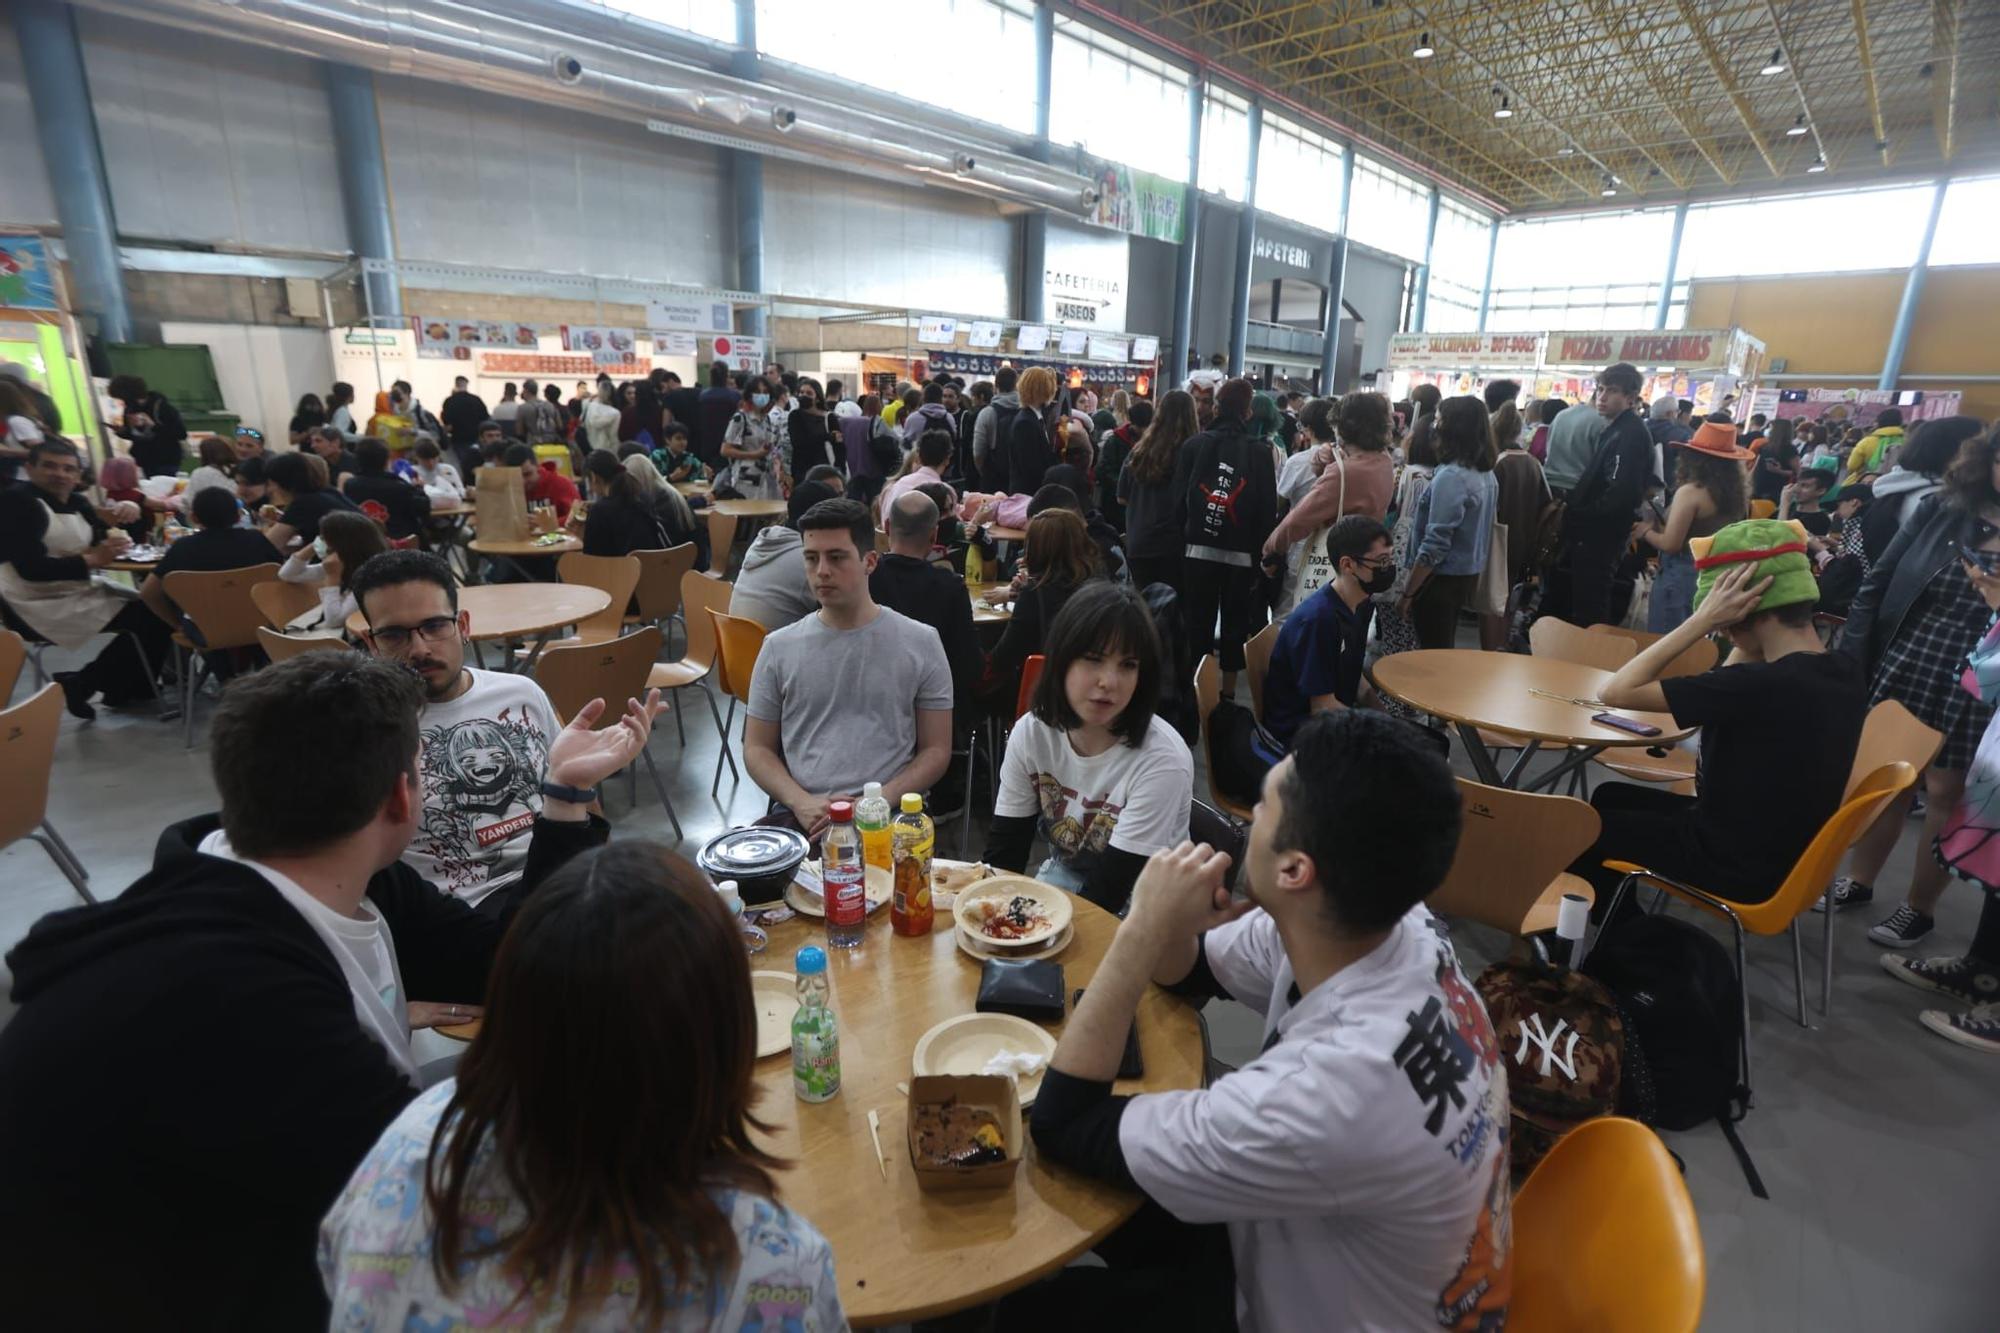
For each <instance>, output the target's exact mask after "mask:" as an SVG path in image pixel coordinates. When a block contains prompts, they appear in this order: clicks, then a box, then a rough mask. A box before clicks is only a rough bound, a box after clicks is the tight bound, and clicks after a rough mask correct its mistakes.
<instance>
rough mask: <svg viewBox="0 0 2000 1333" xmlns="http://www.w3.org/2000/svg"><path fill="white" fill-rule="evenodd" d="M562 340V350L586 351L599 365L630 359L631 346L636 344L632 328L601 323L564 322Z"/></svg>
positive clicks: (618, 363) (610, 364) (608, 364)
mask: <svg viewBox="0 0 2000 1333" xmlns="http://www.w3.org/2000/svg"><path fill="white" fill-rule="evenodd" d="M562 340H563V350H564V351H567V352H588V353H590V359H591V360H592V361H593V362H595V363H596V364H598V365H600V366H612V365H620V364H623V363H625V362H628V361H630V360H632V351H633V348H634V347H635V346H637V342H636V340H635V339H634V338H633V336H632V330H630V329H613V328H606V327H605V326H603V325H601V324H565V325H563V326H562Z"/></svg>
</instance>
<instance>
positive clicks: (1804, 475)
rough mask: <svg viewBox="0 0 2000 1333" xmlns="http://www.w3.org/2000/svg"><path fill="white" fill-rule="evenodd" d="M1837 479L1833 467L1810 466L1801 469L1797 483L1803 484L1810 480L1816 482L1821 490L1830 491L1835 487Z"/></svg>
mask: <svg viewBox="0 0 2000 1333" xmlns="http://www.w3.org/2000/svg"><path fill="white" fill-rule="evenodd" d="M1836 480H1838V478H1836V477H1835V476H1834V475H1833V469H1832V468H1825V467H1808V468H1801V469H1799V479H1798V482H1797V483H1796V484H1797V485H1800V486H1803V485H1805V484H1806V483H1807V482H1809V481H1810V482H1813V483H1814V484H1816V485H1817V486H1818V487H1819V488H1820V490H1822V491H1830V490H1832V489H1833V483H1834V482H1835V481H1836Z"/></svg>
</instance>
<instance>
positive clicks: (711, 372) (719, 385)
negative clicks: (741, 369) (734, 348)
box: [708, 361, 729, 389]
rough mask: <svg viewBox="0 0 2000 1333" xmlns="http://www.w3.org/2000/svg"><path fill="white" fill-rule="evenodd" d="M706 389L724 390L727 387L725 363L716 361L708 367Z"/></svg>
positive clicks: (726, 364)
mask: <svg viewBox="0 0 2000 1333" xmlns="http://www.w3.org/2000/svg"><path fill="white" fill-rule="evenodd" d="M708 387H709V388H711V389H726V388H728V387H729V363H728V362H727V361H717V362H714V363H713V364H711V365H710V366H709V368H708Z"/></svg>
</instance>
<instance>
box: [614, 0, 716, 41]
mask: <svg viewBox="0 0 2000 1333" xmlns="http://www.w3.org/2000/svg"><path fill="white" fill-rule="evenodd" d="M595 2H596V3H598V4H602V5H603V6H604V7H605V8H606V9H616V10H618V11H620V12H621V13H625V14H631V15H633V16H634V17H636V18H642V19H649V20H651V21H652V22H654V23H659V24H662V25H664V26H666V27H669V28H680V29H682V30H684V31H687V32H691V33H693V34H695V35H696V36H697V37H707V38H711V39H712V40H714V41H718V42H728V43H730V44H731V45H732V46H733V45H735V43H736V6H735V5H733V4H724V3H721V0H595Z"/></svg>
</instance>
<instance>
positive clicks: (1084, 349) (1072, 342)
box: [1056, 329, 1090, 356]
mask: <svg viewBox="0 0 2000 1333" xmlns="http://www.w3.org/2000/svg"><path fill="white" fill-rule="evenodd" d="M1056 350H1057V351H1058V352H1059V353H1061V354H1062V355H1063V356H1083V355H1085V354H1086V353H1088V352H1089V351H1090V330H1088V329H1064V330H1063V333H1062V345H1061V346H1060V347H1058V348H1057V349H1056Z"/></svg>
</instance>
